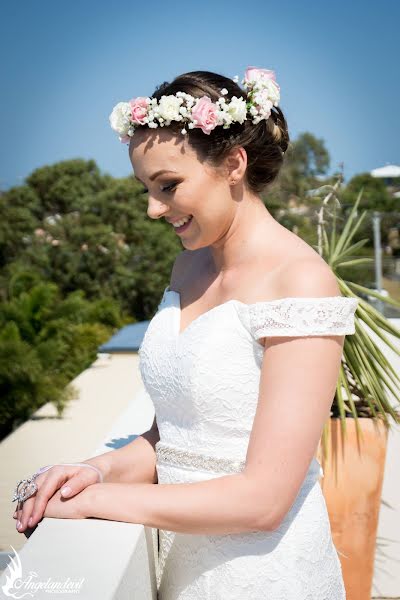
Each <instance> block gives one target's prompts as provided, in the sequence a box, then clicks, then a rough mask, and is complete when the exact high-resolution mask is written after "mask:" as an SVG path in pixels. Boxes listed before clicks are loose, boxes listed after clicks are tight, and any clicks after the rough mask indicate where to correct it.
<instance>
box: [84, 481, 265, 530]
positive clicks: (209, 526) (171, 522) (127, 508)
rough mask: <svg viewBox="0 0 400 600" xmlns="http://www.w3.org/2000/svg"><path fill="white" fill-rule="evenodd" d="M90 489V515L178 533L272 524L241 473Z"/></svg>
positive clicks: (97, 486) (108, 485) (96, 485)
mask: <svg viewBox="0 0 400 600" xmlns="http://www.w3.org/2000/svg"><path fill="white" fill-rule="evenodd" d="M87 492H88V501H87V507H88V508H87V511H88V516H89V517H96V518H99V519H108V520H111V521H123V522H128V523H141V524H142V525H146V526H149V527H155V528H157V529H166V530H169V531H176V532H180V533H198V534H227V533H241V532H251V531H260V530H265V529H268V525H267V523H269V522H270V523H272V521H268V518H267V516H268V515H267V514H264V515H263V516H262V517H261V516H260V508H259V507H258V504H259V503H257V501H256V490H255V489H254V484H251V485H250V483H249V481H248V479H246V477H245V476H244V475H243V474H241V473H238V474H234V475H225V476H223V477H218V478H214V479H210V480H205V481H200V482H197V483H177V484H158V485H150V484H146V483H143V484H140V483H139V484H129V485H126V484H120V483H114V484H95V485H92V486H90V488H88V489H87ZM264 512H265V513H266V511H264Z"/></svg>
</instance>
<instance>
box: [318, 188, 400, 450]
mask: <svg viewBox="0 0 400 600" xmlns="http://www.w3.org/2000/svg"><path fill="white" fill-rule="evenodd" d="M340 182H341V180H340V178H339V180H338V181H337V182H336V183H335V185H324V186H322V187H320V188H318V190H316V192H317V193H316V194H314V195H318V194H324V193H325V192H327V195H326V196H325V198H324V200H323V203H322V206H321V209H320V211H319V213H318V252H319V254H320V255H321V256H322V257H323V258H324V260H325V261H326V262H327V263H328V264H329V266H330V267H331V269H332V271H333V272H334V273H335V275H336V277H337V280H338V284H339V288H340V291H341V293H342V295H343V296H346V297H349V298H357V299H358V301H359V303H358V306H357V309H356V312H355V315H354V318H355V333H354V334H353V335H350V336H346V337H345V341H344V347H343V358H342V361H341V365H340V372H339V377H338V382H337V386H336V392H335V397H334V400H333V404H332V408H333V410H334V411H335V412H336V413H337V414H338V415H339V416H340V420H341V432H342V435H343V436H345V435H346V417H353V418H354V419H355V426H356V432H357V437H358V436H359V435H361V436H362V431H361V428H360V425H359V422H358V418H359V417H367V418H372V419H380V420H382V421H383V422H384V423H385V424H386V426H387V427H388V428H389V427H390V426H391V422H390V420H389V418H388V415H391V417H392V418H393V420H394V422H395V423H400V412H398V411H396V410H395V409H394V408H393V406H392V404H391V402H390V400H389V398H388V395H387V389H388V390H390V392H391V393H392V394H393V396H394V397H395V398H396V399H397V400H398V401H399V402H400V396H399V392H398V389H399V383H400V378H399V376H398V374H397V373H396V371H395V370H394V368H393V366H392V365H391V364H390V362H389V361H388V360H387V358H386V357H385V354H384V353H383V352H382V350H381V349H380V348H379V346H378V345H377V344H376V342H375V341H374V340H373V339H372V337H370V335H369V332H368V331H367V330H366V328H365V327H364V326H363V324H366V325H368V326H369V327H370V328H371V330H372V331H373V332H374V333H375V334H376V335H377V336H378V338H380V339H381V340H382V341H383V342H384V343H385V344H386V345H387V346H388V347H389V348H390V349H391V350H393V352H395V353H396V354H397V355H400V351H399V349H398V348H396V347H395V346H394V345H393V344H392V342H391V341H390V339H389V338H388V337H387V336H386V335H385V333H389V334H392V335H393V336H395V337H396V338H398V339H399V338H400V329H397V328H396V327H394V326H393V325H392V324H391V323H390V321H388V319H386V318H385V317H384V316H383V315H382V313H380V312H379V311H378V310H376V309H375V308H374V307H373V306H372V305H371V304H369V303H368V302H367V301H366V300H364V299H363V298H362V297H361V296H359V295H357V292H361V293H366V294H368V295H369V296H373V297H375V298H378V299H379V300H381V301H382V302H386V303H387V304H390V305H392V306H395V307H396V308H399V309H400V303H399V302H397V301H396V300H394V299H393V298H390V297H386V296H383V295H382V294H380V293H379V292H376V291H373V290H371V289H369V288H367V287H364V286H362V285H359V284H358V283H355V282H353V281H348V280H345V279H343V278H342V277H341V276H340V274H339V270H340V269H341V268H342V267H350V266H355V265H361V264H366V263H370V262H371V261H372V262H373V261H374V259H373V258H370V257H360V258H351V256H352V255H354V254H355V253H356V252H357V251H358V250H359V249H360V248H362V247H363V246H364V244H365V243H366V242H367V241H368V238H366V239H362V240H360V241H358V242H355V243H353V238H354V236H355V234H356V232H357V231H358V230H359V228H360V226H361V223H362V222H363V220H364V218H365V216H366V213H367V211H366V210H364V212H363V213H362V214H361V215H360V217H359V218H358V219H357V208H358V205H359V202H360V200H361V196H362V193H363V189H361V190H360V193H359V194H358V196H357V200H356V202H355V204H354V206H353V208H352V210H351V211H350V215H349V217H348V219H347V222H346V224H345V226H344V228H343V230H342V232H341V233H340V235H337V231H336V207H337V206H339V207H340V202H339V200H338V198H337V196H336V192H337V189H338V186H339V185H340ZM331 199H333V200H334V201H335V202H334V207H335V208H334V211H333V213H331V216H332V229H331V233H330V235H329V236H328V233H327V231H326V228H325V224H326V221H325V220H324V209H325V207H326V205H327V203H328V202H329V200H331ZM343 389H344V391H345V395H346V398H345V397H344V394H343ZM328 428H329V423H326V424H325V426H324V430H323V434H322V440H321V441H322V448H323V452H324V453H325V455H327V451H328V443H327V442H328Z"/></svg>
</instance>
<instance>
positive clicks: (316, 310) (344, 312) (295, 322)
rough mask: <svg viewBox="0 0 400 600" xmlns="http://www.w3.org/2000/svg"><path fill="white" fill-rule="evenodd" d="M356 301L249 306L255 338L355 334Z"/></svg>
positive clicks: (294, 300) (298, 300)
mask: <svg viewBox="0 0 400 600" xmlns="http://www.w3.org/2000/svg"><path fill="white" fill-rule="evenodd" d="M357 305H358V299H357V298H347V297H345V296H323V297H319V298H308V297H294V298H280V299H279V300H271V301H267V302H255V303H254V304H250V305H249V321H250V332H251V334H252V336H253V337H254V339H256V340H258V339H260V338H262V337H266V336H267V337H269V336H292V335H293V336H302V335H305V336H309V335H343V334H353V333H355V325H354V313H355V311H356V308H357Z"/></svg>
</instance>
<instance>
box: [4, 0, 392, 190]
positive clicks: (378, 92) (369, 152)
mask: <svg viewBox="0 0 400 600" xmlns="http://www.w3.org/2000/svg"><path fill="white" fill-rule="evenodd" d="M399 17H400V3H399V2H398V1H397V0H392V1H385V0H383V1H381V2H379V4H377V3H376V2H374V3H372V2H371V1H368V0H366V1H364V2H361V1H359V0H353V1H349V0H347V1H346V2H344V1H342V0H340V1H337V2H335V3H328V2H321V0H319V1H311V2H307V1H305V2H298V1H289V0H280V1H279V2H276V1H275V2H270V1H269V0H261V1H259V0H254V1H253V2H248V3H246V2H243V1H242V2H235V1H233V0H232V1H230V2H219V3H217V2H207V1H205V2H203V3H201V2H194V3H191V2H184V3H172V2H165V3H162V2H159V1H157V0H155V1H154V0H153V1H152V2H144V3H139V2H125V1H121V2H119V3H117V4H114V3H111V2H103V1H102V0H96V1H94V0H81V1H80V2H68V3H67V2H65V1H63V0H57V2H55V1H54V0H51V1H50V0H38V1H37V2H32V1H27V0H20V2H18V3H14V2H11V1H10V0H8V1H4V0H3V2H2V4H1V12H0V45H1V56H2V64H1V82H2V92H1V104H2V107H1V111H0V118H1V131H2V135H1V157H2V158H1V162H0V189H2V190H5V189H8V188H9V187H11V186H12V185H18V184H21V183H23V181H24V178H25V177H26V176H28V175H29V174H30V173H31V172H32V171H33V170H34V169H35V168H37V167H40V166H43V165H46V164H52V163H55V162H57V161H60V160H65V159H70V158H85V159H90V158H92V159H94V160H95V161H96V162H97V164H98V165H99V167H100V169H101V170H102V172H104V173H109V174H111V175H113V176H115V177H123V176H127V175H129V174H130V173H131V172H132V171H131V165H130V162H129V158H128V146H126V145H125V144H121V143H120V142H119V140H118V137H117V134H116V133H115V132H114V131H113V130H112V129H111V128H110V125H109V121H108V117H109V114H110V112H111V110H112V108H113V106H114V105H115V104H116V103H117V102H119V101H122V100H123V101H127V100H129V99H130V98H132V97H134V96H145V95H150V94H151V93H152V92H153V90H154V88H155V87H156V86H157V85H159V84H160V83H162V82H163V81H170V80H171V79H173V78H174V77H175V76H177V75H179V74H180V73H183V72H185V71H193V70H209V71H215V72H218V73H221V74H223V75H226V76H228V77H234V76H235V75H239V79H242V77H243V74H244V71H245V69H246V67H247V66H250V65H251V66H257V67H261V68H267V69H273V70H274V71H275V73H276V80H277V82H278V83H279V85H280V87H281V102H280V106H281V108H282V110H283V111H284V113H285V115H286V118H287V120H288V125H289V132H290V135H291V138H292V139H295V138H296V137H297V136H298V134H299V133H301V132H303V131H309V132H311V133H313V134H314V135H315V136H316V137H318V138H322V139H323V140H324V141H325V144H326V147H327V149H328V151H329V153H330V156H331V168H330V170H329V173H332V172H334V171H336V170H337V169H338V165H339V163H340V162H344V175H345V180H346V181H347V180H348V179H349V178H350V177H352V176H353V175H355V174H356V173H360V172H364V171H370V170H371V169H373V168H377V167H380V166H384V165H385V164H400V151H399V142H400V119H399V114H398V111H399V106H400V81H399V79H400V78H399V66H398V62H399V60H398V59H399V46H398V27H399Z"/></svg>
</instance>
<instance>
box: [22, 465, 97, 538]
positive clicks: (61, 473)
mask: <svg viewBox="0 0 400 600" xmlns="http://www.w3.org/2000/svg"><path fill="white" fill-rule="evenodd" d="M88 464H89V463H88ZM35 482H36V484H37V487H38V491H37V492H36V493H35V494H34V495H33V496H31V497H30V498H28V499H27V500H25V502H24V503H23V506H22V510H21V509H20V510H16V511H15V513H14V515H13V518H14V519H16V520H17V521H20V523H21V525H20V527H19V528H17V531H19V532H20V533H23V532H25V530H26V529H27V528H34V527H36V525H37V524H38V522H39V521H40V520H41V519H42V518H43V517H44V516H52V517H56V513H57V516H58V515H60V518H71V519H72V518H84V517H82V516H81V517H79V516H76V517H75V516H73V515H75V514H77V515H79V514H82V504H81V503H78V502H77V501H76V500H77V498H78V497H79V496H80V494H81V493H82V491H83V490H85V489H86V488H87V487H88V486H90V485H92V484H94V483H97V482H98V474H97V473H96V471H95V470H94V469H88V468H87V467H81V466H64V465H55V466H53V467H52V468H51V469H49V470H48V471H46V472H45V473H42V474H41V475H38V477H36V479H35ZM66 482H68V487H69V488H71V492H70V494H69V495H68V497H66V498H65V500H64V498H63V497H62V496H61V495H60V493H56V492H57V491H58V490H59V489H60V488H63V487H64V484H65V483H66ZM65 487H66V486H65ZM74 500H75V502H73V501H74ZM82 500H83V498H82V499H81V501H82ZM50 502H51V506H50V507H49V508H48V510H47V505H48V503H50ZM68 502H70V503H71V504H69V505H68ZM67 505H68V506H67ZM46 510H47V512H46ZM61 515H62V516H61Z"/></svg>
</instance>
